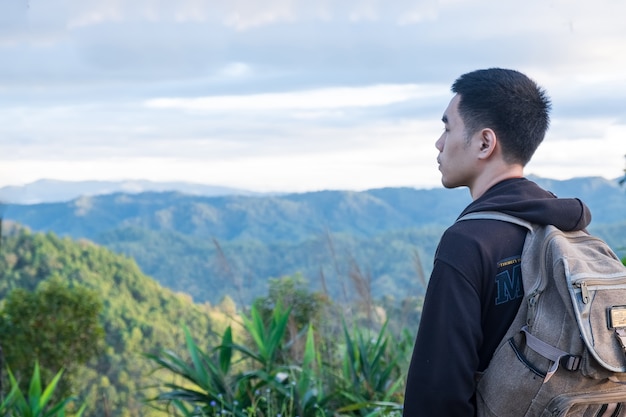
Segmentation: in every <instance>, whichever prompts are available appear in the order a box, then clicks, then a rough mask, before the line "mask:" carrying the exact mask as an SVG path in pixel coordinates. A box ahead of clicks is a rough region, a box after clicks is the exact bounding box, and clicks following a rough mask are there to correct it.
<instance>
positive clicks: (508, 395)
mask: <svg viewBox="0 0 626 417" xmlns="http://www.w3.org/2000/svg"><path fill="white" fill-rule="evenodd" d="M471 219H492V220H501V221H507V222H510V223H515V224H518V225H520V226H523V227H525V228H527V229H528V232H527V235H526V240H525V241H524V249H523V252H522V262H521V268H522V281H523V286H524V300H523V301H522V303H521V305H520V308H519V311H518V313H517V315H516V316H515V318H514V320H513V323H512V324H511V326H510V328H509V329H508V331H507V333H506V335H505V337H504V338H503V339H502V341H501V342H500V344H499V345H498V347H497V349H496V351H495V353H494V356H493V357H492V360H491V362H490V363H489V366H488V367H487V369H486V370H485V371H484V372H481V373H479V374H477V375H476V379H477V388H476V403H477V409H478V416H479V417H494V416H498V417H516V416H525V417H531V416H542V417H545V416H568V417H570V416H580V417H591V416H594V417H596V416H597V417H600V416H602V417H609V416H611V417H618V416H622V417H623V416H626V267H625V266H624V265H623V264H622V263H621V262H620V260H619V258H618V257H617V256H616V255H615V253H614V252H613V251H612V250H611V249H610V248H609V247H608V245H606V243H604V242H603V241H602V240H600V239H598V238H596V237H594V236H590V235H589V234H588V233H587V232H586V231H572V232H564V231H561V230H559V229H558V228H556V227H555V226H550V225H548V226H541V225H535V224H531V223H529V222H527V221H525V220H522V219H519V218H517V217H513V216H510V215H507V214H504V213H499V212H488V211H485V212H475V213H470V214H467V215H465V216H463V217H461V218H460V219H459V221H460V220H471Z"/></svg>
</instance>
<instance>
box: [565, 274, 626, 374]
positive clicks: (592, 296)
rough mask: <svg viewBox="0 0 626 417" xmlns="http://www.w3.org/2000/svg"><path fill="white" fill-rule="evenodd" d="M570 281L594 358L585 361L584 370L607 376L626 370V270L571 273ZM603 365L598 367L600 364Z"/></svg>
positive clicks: (577, 313) (580, 321)
mask: <svg viewBox="0 0 626 417" xmlns="http://www.w3.org/2000/svg"><path fill="white" fill-rule="evenodd" d="M570 282H571V284H570V285H569V289H570V295H571V298H572V302H573V305H574V314H575V315H576V321H577V322H578V327H579V328H580V333H581V336H582V338H583V340H584V342H585V345H586V346H587V349H588V354H589V356H591V357H592V358H593V360H591V359H592V358H588V359H587V360H585V361H583V365H587V366H584V367H583V369H582V372H583V374H585V375H587V376H590V377H592V378H604V377H606V372H605V371H604V370H608V371H610V372H616V373H624V372H626V346H624V345H623V344H624V342H625V340H624V338H620V334H621V333H622V334H623V333H624V331H625V330H626V270H625V271H624V273H622V274H615V275H612V276H588V275H587V276H572V277H571V281H570ZM598 364H599V365H601V367H602V368H598V367H597V365H598Z"/></svg>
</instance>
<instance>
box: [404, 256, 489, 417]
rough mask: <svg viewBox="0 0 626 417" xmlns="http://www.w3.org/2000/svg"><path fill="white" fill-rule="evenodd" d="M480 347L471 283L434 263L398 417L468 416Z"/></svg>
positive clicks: (476, 299)
mask: <svg viewBox="0 0 626 417" xmlns="http://www.w3.org/2000/svg"><path fill="white" fill-rule="evenodd" d="M461 253H463V252H461ZM458 255H459V253H458V252H457V256H458ZM467 255H468V254H467V253H463V256H464V257H465V256H467ZM481 343H482V326H481V302H480V296H479V293H478V291H477V289H476V287H475V284H474V283H472V280H471V279H468V277H467V276H465V274H464V273H462V272H460V271H459V270H458V269H456V268H455V267H453V266H451V265H450V263H446V262H444V261H442V260H441V259H436V260H435V264H434V268H433V272H432V275H431V278H430V281H429V285H428V289H427V293H426V298H425V303H424V307H423V310H422V316H421V319H420V326H419V330H418V334H417V338H416V342H415V347H414V350H413V356H412V359H411V365H410V367H409V371H408V375H407V383H406V392H405V400H404V413H403V415H404V417H418V416H420V417H421V416H433V417H435V416H447V417H473V416H474V415H475V401H474V391H475V372H476V370H477V368H478V363H479V355H478V350H479V347H480V344H481Z"/></svg>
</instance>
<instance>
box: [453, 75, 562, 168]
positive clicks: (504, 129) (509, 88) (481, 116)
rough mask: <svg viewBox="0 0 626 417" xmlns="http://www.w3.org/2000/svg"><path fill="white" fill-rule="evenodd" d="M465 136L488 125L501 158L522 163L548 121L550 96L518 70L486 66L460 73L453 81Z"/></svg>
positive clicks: (523, 163)
mask: <svg viewBox="0 0 626 417" xmlns="http://www.w3.org/2000/svg"><path fill="white" fill-rule="evenodd" d="M452 92H453V93H456V94H458V95H459V96H460V101H459V115H460V116H461V118H462V119H463V123H464V124H465V134H466V135H467V136H468V138H469V137H470V136H471V135H473V134H474V133H476V132H477V131H479V130H480V129H483V128H490V129H492V130H493V131H494V132H495V133H496V136H497V137H498V139H499V140H500V143H501V144H502V154H503V157H504V159H505V160H506V161H507V162H510V163H520V164H522V165H523V166H524V165H526V164H527V163H528V161H530V158H532V156H533V154H534V153H535V151H536V150H537V147H539V144H540V143H541V142H542V141H543V138H544V136H545V134H546V131H547V130H548V126H549V124H550V114H549V113H550V107H551V104H550V98H549V97H548V96H547V94H546V92H545V91H544V90H543V89H542V88H541V87H539V86H538V85H537V84H536V83H535V82H534V81H533V80H531V79H530V78H528V77H527V76H526V75H524V74H522V73H521V72H518V71H515V70H510V69H502V68H489V69H483V70H477V71H473V72H469V73H467V74H464V75H461V76H460V77H459V78H458V79H457V80H456V81H455V82H454V84H452Z"/></svg>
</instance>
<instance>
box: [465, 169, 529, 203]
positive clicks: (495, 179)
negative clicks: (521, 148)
mask: <svg viewBox="0 0 626 417" xmlns="http://www.w3.org/2000/svg"><path fill="white" fill-rule="evenodd" d="M500 168H502V167H500ZM523 176H524V167H523V166H521V165H507V166H506V169H496V170H485V171H484V172H483V173H482V175H481V176H480V177H478V178H477V179H476V180H475V181H474V183H473V184H472V185H470V186H469V189H470V194H471V196H472V200H476V199H478V198H480V197H481V196H482V195H483V194H485V193H486V192H487V190H488V189H490V188H491V187H493V186H494V185H496V184H497V183H499V182H501V181H504V180H508V179H510V178H522V177H523Z"/></svg>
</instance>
